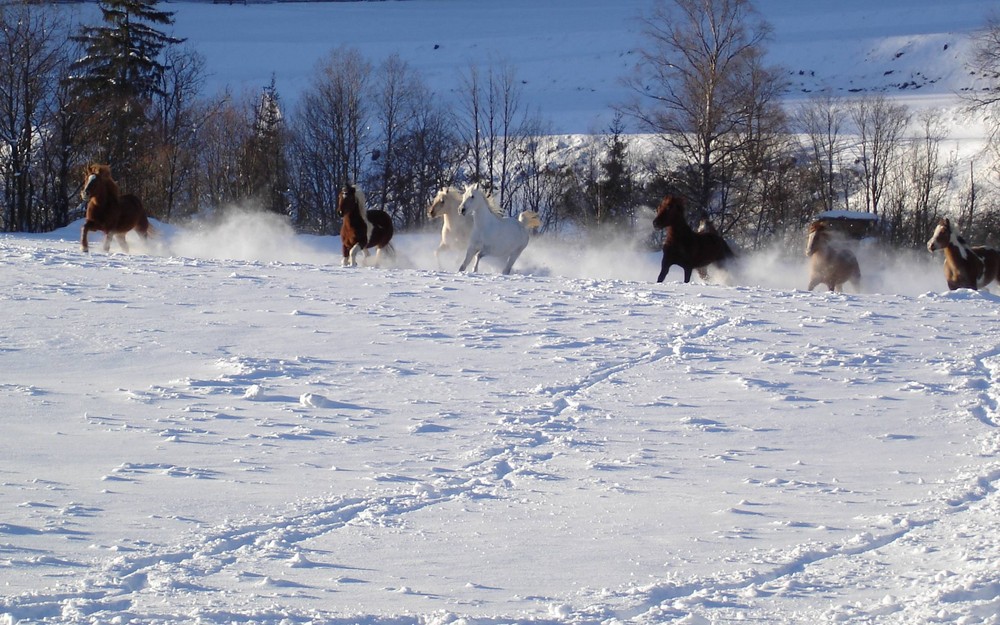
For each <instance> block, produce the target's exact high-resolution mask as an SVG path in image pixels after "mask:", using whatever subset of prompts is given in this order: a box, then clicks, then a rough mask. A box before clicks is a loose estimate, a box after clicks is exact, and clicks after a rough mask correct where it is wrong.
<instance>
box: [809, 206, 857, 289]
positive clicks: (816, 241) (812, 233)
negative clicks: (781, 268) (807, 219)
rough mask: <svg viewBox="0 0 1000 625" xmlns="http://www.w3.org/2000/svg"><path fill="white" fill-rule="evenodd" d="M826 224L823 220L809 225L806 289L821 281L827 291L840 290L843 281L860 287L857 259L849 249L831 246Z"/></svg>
mask: <svg viewBox="0 0 1000 625" xmlns="http://www.w3.org/2000/svg"><path fill="white" fill-rule="evenodd" d="M832 238H833V235H832V234H831V233H830V226H829V225H828V224H827V223H826V222H823V221H814V222H813V223H811V224H809V238H808V239H806V256H808V257H809V258H810V261H809V290H810V291H812V290H813V288H815V287H816V285H817V284H825V285H826V286H828V287H830V290H831V291H842V290H844V283H845V282H850V283H851V284H852V285H854V288H855V289H857V290H859V291H860V290H861V268H860V267H859V266H858V259H857V258H855V256H854V253H853V252H851V251H850V250H846V249H842V248H838V247H835V246H834V245H831V242H830V239H832Z"/></svg>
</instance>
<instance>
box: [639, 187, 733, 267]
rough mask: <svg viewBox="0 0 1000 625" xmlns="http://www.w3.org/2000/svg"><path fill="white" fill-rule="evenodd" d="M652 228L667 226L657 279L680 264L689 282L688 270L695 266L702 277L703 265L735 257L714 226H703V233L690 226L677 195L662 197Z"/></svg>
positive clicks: (719, 263)
mask: <svg viewBox="0 0 1000 625" xmlns="http://www.w3.org/2000/svg"><path fill="white" fill-rule="evenodd" d="M653 227H654V228H657V229H661V228H663V229H666V237H665V238H664V239H663V260H662V262H661V263H660V275H659V276H658V277H657V278H656V281H657V282H663V279H664V278H666V277H667V272H668V271H670V267H672V266H673V265H678V266H680V267H681V269H683V270H684V282H690V281H691V272H692V271H694V270H695V269H698V270H699V273H700V274H701V275H702V277H703V278H704V277H705V275H706V274H705V273H704V272H703V271H702V270H703V269H704V268H705V267H707V266H708V265H711V264H713V263H715V264H717V265H720V266H722V265H725V263H726V261H727V260H729V259H731V258H734V257H735V256H736V255H735V254H734V253H733V250H732V248H730V247H729V244H728V243H726V240H725V239H723V238H722V236H720V235H719V234H718V233H717V232H715V229H714V228H706V229H704V231H702V232H695V231H694V230H692V229H691V226H690V225H688V222H687V219H686V218H685V217H684V201H683V200H682V199H681V198H679V197H677V196H674V195H668V196H667V197H665V198H663V201H662V202H660V207H659V208H658V209H657V211H656V217H654V218H653Z"/></svg>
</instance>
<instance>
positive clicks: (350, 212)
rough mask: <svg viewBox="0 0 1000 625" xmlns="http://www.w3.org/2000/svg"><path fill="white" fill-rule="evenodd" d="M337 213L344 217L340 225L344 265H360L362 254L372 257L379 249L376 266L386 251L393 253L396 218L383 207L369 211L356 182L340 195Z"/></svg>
mask: <svg viewBox="0 0 1000 625" xmlns="http://www.w3.org/2000/svg"><path fill="white" fill-rule="evenodd" d="M337 213H338V214H339V215H340V216H341V217H342V218H343V220H344V221H343V223H342V224H341V226H340V243H341V247H342V249H343V253H344V260H343V262H342V265H343V266H344V267H357V266H358V254H360V253H364V255H365V257H367V256H368V250H369V249H370V248H373V247H374V248H375V266H378V264H379V261H380V260H381V255H382V250H386V253H391V252H392V248H391V247H390V246H389V241H391V240H392V217H390V216H389V213H387V212H385V211H382V210H377V209H374V210H366V209H365V196H364V194H363V193H362V192H361V191H360V190H359V189H357V188H356V187H354V186H353V185H350V184H348V185H345V186H344V187H343V188H342V189H341V190H340V195H339V196H338V197H337Z"/></svg>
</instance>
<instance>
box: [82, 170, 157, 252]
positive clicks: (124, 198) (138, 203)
mask: <svg viewBox="0 0 1000 625" xmlns="http://www.w3.org/2000/svg"><path fill="white" fill-rule="evenodd" d="M80 197H81V198H83V200H84V201H85V202H86V203H87V217H86V220H85V221H84V222H83V228H82V229H81V232H80V248H81V249H82V250H83V251H84V252H89V251H90V248H89V246H88V245H87V233H88V232H90V231H91V230H100V231H101V232H103V233H104V251H105V252H109V251H111V239H112V237H114V238H115V239H117V240H118V244H119V245H121V247H122V250H123V251H124V252H125V253H126V254H127V253H128V243H127V242H126V241H125V235H126V234H128V231H129V230H135V231H136V232H138V233H139V236H141V237H142V238H143V239H145V238H147V237H148V236H149V235H150V233H151V228H150V226H149V217H148V216H147V215H146V211H145V209H143V207H142V200H140V199H139V198H138V197H137V196H135V195H132V194H131V193H126V194H125V195H122V194H121V193H120V192H119V190H118V183H117V182H115V181H114V179H113V178H111V168H110V167H108V166H107V165H90V166H89V167H87V168H86V169H85V170H84V182H83V190H82V191H81V192H80Z"/></svg>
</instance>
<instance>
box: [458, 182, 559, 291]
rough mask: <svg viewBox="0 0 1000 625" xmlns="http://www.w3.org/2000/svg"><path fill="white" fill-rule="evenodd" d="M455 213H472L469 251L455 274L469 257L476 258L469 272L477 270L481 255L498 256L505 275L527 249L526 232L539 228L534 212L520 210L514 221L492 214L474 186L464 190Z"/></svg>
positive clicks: (482, 195) (489, 206) (467, 261)
mask: <svg viewBox="0 0 1000 625" xmlns="http://www.w3.org/2000/svg"><path fill="white" fill-rule="evenodd" d="M458 212H459V213H461V214H462V215H465V214H468V213H472V234H471V235H470V236H469V248H468V249H467V250H466V252H465V260H464V261H462V266H461V267H459V268H458V270H459V271H465V268H466V267H467V266H468V265H469V261H471V260H472V257H473V256H475V257H476V264H475V265H473V267H472V270H473V271H478V270H479V259H480V258H482V257H483V256H498V257H500V258H501V259H503V260H504V261H506V264H505V265H504V268H503V273H504V274H509V273H510V270H511V268H512V267H513V266H514V261H516V260H517V257H518V256H520V255H521V252H523V251H524V248H526V247H527V246H528V230H529V229H530V228H537V227H539V226H541V225H542V222H541V220H540V219H539V218H538V213H536V212H535V211H524V212H522V213H521V214H520V215H518V216H517V219H514V218H513V217H500V216H499V215H497V213H496V212H494V210H493V207H492V206H491V205H490V200H489V199H488V198H487V197H486V194H485V193H483V190H482V189H480V188H479V187H477V186H473V187H469V188H468V189H466V190H465V193H464V194H463V195H462V204H461V206H460V208H459V211H458Z"/></svg>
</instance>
